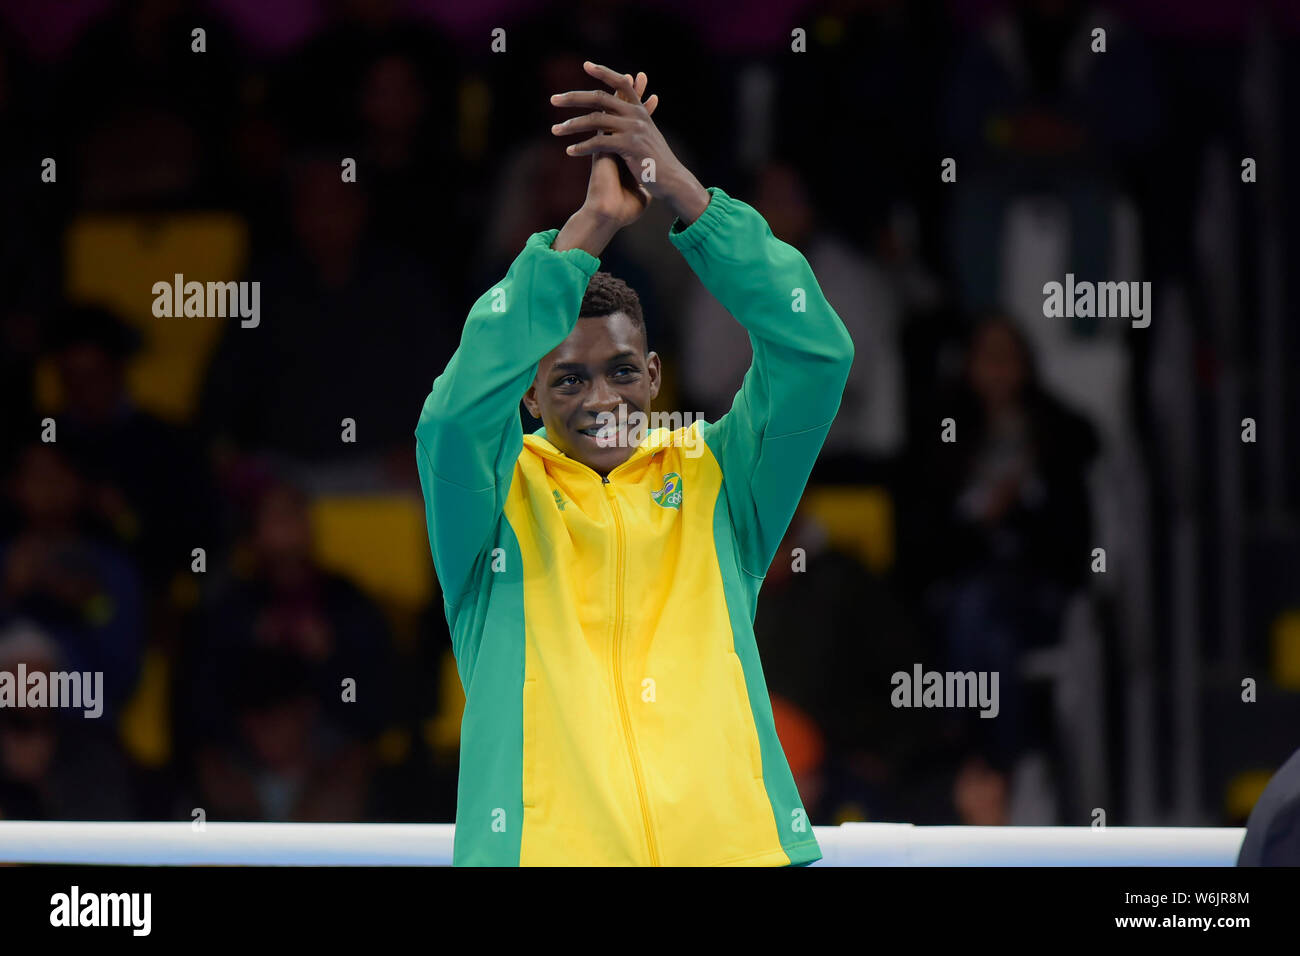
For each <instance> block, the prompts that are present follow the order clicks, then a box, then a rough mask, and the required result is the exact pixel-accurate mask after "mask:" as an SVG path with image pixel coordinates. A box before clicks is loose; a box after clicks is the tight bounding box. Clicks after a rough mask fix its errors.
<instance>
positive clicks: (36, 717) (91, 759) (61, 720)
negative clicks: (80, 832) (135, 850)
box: [0, 620, 133, 820]
mask: <svg viewBox="0 0 1300 956" xmlns="http://www.w3.org/2000/svg"><path fill="white" fill-rule="evenodd" d="M20 665H26V668H27V673H28V674H31V673H33V672H43V673H47V674H48V673H50V672H52V671H59V670H64V669H65V667H66V666H67V665H66V664H65V661H64V655H63V653H62V651H61V650H60V648H59V646H58V644H57V643H55V641H53V640H52V639H51V638H50V637H49V636H48V635H46V634H45V633H43V632H42V631H41V630H40V629H39V628H38V627H36V626H35V625H33V624H32V623H30V622H28V621H22V620H18V621H14V622H13V623H11V624H10V625H8V626H7V627H5V628H4V629H3V630H0V671H7V672H9V673H11V674H16V673H17V671H18V668H19V666H20ZM132 815H133V813H132V805H131V791H130V778H129V776H128V772H127V764H126V761H125V759H124V757H123V756H122V753H121V750H120V749H119V747H118V745H117V742H116V739H115V735H114V732H113V725H112V723H111V722H109V721H107V720H105V718H104V717H103V716H101V717H98V718H86V717H85V716H84V715H83V712H82V711H80V710H73V711H62V710H57V709H54V708H49V707H24V708H17V707H4V708H0V819H9V820H123V819H130V818H131V817H132Z"/></svg>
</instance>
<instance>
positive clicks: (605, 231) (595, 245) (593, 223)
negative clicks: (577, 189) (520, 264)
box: [551, 208, 619, 259]
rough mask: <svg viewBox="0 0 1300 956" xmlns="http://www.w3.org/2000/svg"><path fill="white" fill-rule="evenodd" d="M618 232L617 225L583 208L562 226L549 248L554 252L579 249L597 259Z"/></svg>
mask: <svg viewBox="0 0 1300 956" xmlns="http://www.w3.org/2000/svg"><path fill="white" fill-rule="evenodd" d="M618 230H619V224H618V223H617V222H614V221H612V220H609V219H602V218H600V217H598V216H596V215H594V214H592V213H590V212H588V211H587V210H586V209H585V208H584V209H579V210H578V211H577V212H575V213H574V214H573V215H572V216H570V217H569V221H568V222H566V223H565V224H564V228H562V229H561V230H560V233H559V235H557V236H556V237H555V242H553V243H552V244H551V248H552V249H554V250H555V251H556V252H564V251H565V250H568V249H581V250H582V251H583V252H585V253H587V254H588V255H592V256H595V257H596V258H597V259H599V258H600V256H601V255H602V254H603V253H604V251H605V247H606V246H608V245H609V241H610V240H611V239H613V238H614V234H615V233H617V232H618Z"/></svg>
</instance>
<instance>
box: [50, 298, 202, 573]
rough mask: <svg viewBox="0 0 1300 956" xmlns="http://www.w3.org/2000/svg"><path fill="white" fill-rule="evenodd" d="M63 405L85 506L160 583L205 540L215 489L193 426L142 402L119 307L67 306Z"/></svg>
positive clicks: (60, 320) (57, 337)
mask: <svg viewBox="0 0 1300 956" xmlns="http://www.w3.org/2000/svg"><path fill="white" fill-rule="evenodd" d="M47 345H48V348H49V350H50V351H51V352H52V353H53V355H54V358H55V366H56V368H57V370H58V376H59V383H60V385H61V386H62V394H63V399H64V407H63V409H62V410H61V411H60V413H59V416H58V428H59V432H58V435H59V444H60V447H62V448H63V450H64V452H65V453H66V454H67V456H68V458H69V460H70V461H71V462H72V463H73V464H74V465H75V467H76V468H77V470H78V471H79V472H80V474H81V476H82V478H83V479H84V490H85V493H86V496H87V504H88V506H89V507H90V509H91V510H92V512H93V513H94V514H95V516H96V517H97V518H98V520H99V521H100V523H101V524H102V526H103V527H104V528H106V529H107V530H108V531H109V533H110V534H111V535H112V536H113V538H114V539H115V541H116V542H117V543H118V544H119V545H121V547H123V548H125V549H127V550H128V551H130V552H132V553H133V554H134V555H135V556H136V557H138V558H139V559H140V561H141V562H142V564H143V566H144V570H145V572H146V573H147V575H148V577H149V579H150V582H151V583H152V584H154V585H156V586H158V587H159V588H160V589H162V588H165V587H166V586H167V585H168V584H169V583H170V579H171V576H172V574H174V573H175V572H176V571H177V570H185V571H187V572H188V569H189V556H190V551H191V549H192V548H194V547H198V546H207V544H208V542H209V540H210V538H211V533H212V523H211V519H212V515H213V513H214V509H213V501H212V490H211V487H210V483H209V480H208V475H207V472H206V470H205V468H204V467H203V461H202V459H201V458H200V455H199V453H198V449H197V448H195V447H194V445H193V443H192V437H191V435H190V434H189V433H187V432H185V431H182V430H181V429H179V428H177V427H175V426H173V425H170V424H168V423H166V422H163V421H161V420H160V419H158V418H156V417H154V416H153V415H151V414H149V413H148V412H146V411H144V410H142V409H140V408H138V407H137V406H136V405H135V403H134V402H133V401H132V400H131V397H130V395H129V394H128V392H127V390H126V386H125V373H126V362H127V360H128V358H129V356H130V355H131V354H132V353H133V352H134V351H135V349H136V348H137V346H138V335H137V334H136V333H135V331H134V330H133V329H130V328H128V327H127V326H126V325H124V324H123V323H122V322H121V321H120V320H119V319H118V318H117V316H115V315H114V314H113V313H112V312H110V311H109V310H107V309H104V308H100V307H97V306H69V307H65V308H64V309H63V310H62V311H61V312H60V313H59V314H58V315H56V316H55V319H54V322H53V323H52V326H51V328H50V331H49V336H48V342H47Z"/></svg>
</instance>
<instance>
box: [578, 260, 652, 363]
mask: <svg viewBox="0 0 1300 956" xmlns="http://www.w3.org/2000/svg"><path fill="white" fill-rule="evenodd" d="M615 312H622V313H623V314H624V315H626V316H627V317H628V318H629V319H631V320H632V324H633V325H635V326H636V327H637V328H638V329H640V330H641V337H642V338H645V339H646V340H647V341H646V351H649V350H650V342H649V337H648V336H647V335H646V330H645V316H644V315H642V314H641V299H640V297H639V296H638V295H637V294H636V290H635V289H633V288H632V287H631V286H630V285H628V284H627V283H626V282H624V281H623V280H622V279H617V278H615V277H614V276H612V275H610V274H609V273H608V272H597V273H595V274H593V275H592V277H591V280H590V281H589V282H588V283H587V291H586V294H584V295H583V297H582V305H581V307H580V308H579V309H578V318H580V319H594V318H601V317H603V316H606V315H613V314H614V313H615Z"/></svg>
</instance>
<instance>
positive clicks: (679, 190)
mask: <svg viewBox="0 0 1300 956" xmlns="http://www.w3.org/2000/svg"><path fill="white" fill-rule="evenodd" d="M665 187H666V188H665V196H664V199H665V201H666V202H667V203H668V206H669V207H670V208H671V209H672V211H673V213H674V214H675V215H676V216H677V218H678V219H680V220H681V221H682V223H683V225H687V226H689V225H690V224H691V223H693V222H694V221H695V220H696V219H699V218H700V216H702V215H703V214H704V210H705V209H707V208H708V205H709V201H710V200H711V199H712V198H713V197H712V195H711V194H710V193H709V191H708V190H707V189H705V188H704V185H703V184H702V183H701V182H700V181H699V180H698V179H696V178H695V176H694V175H692V174H691V171H690V170H688V169H687V168H686V167H684V166H678V167H676V168H674V169H673V170H672V171H670V173H669V175H668V177H667V181H666V183H665Z"/></svg>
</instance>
